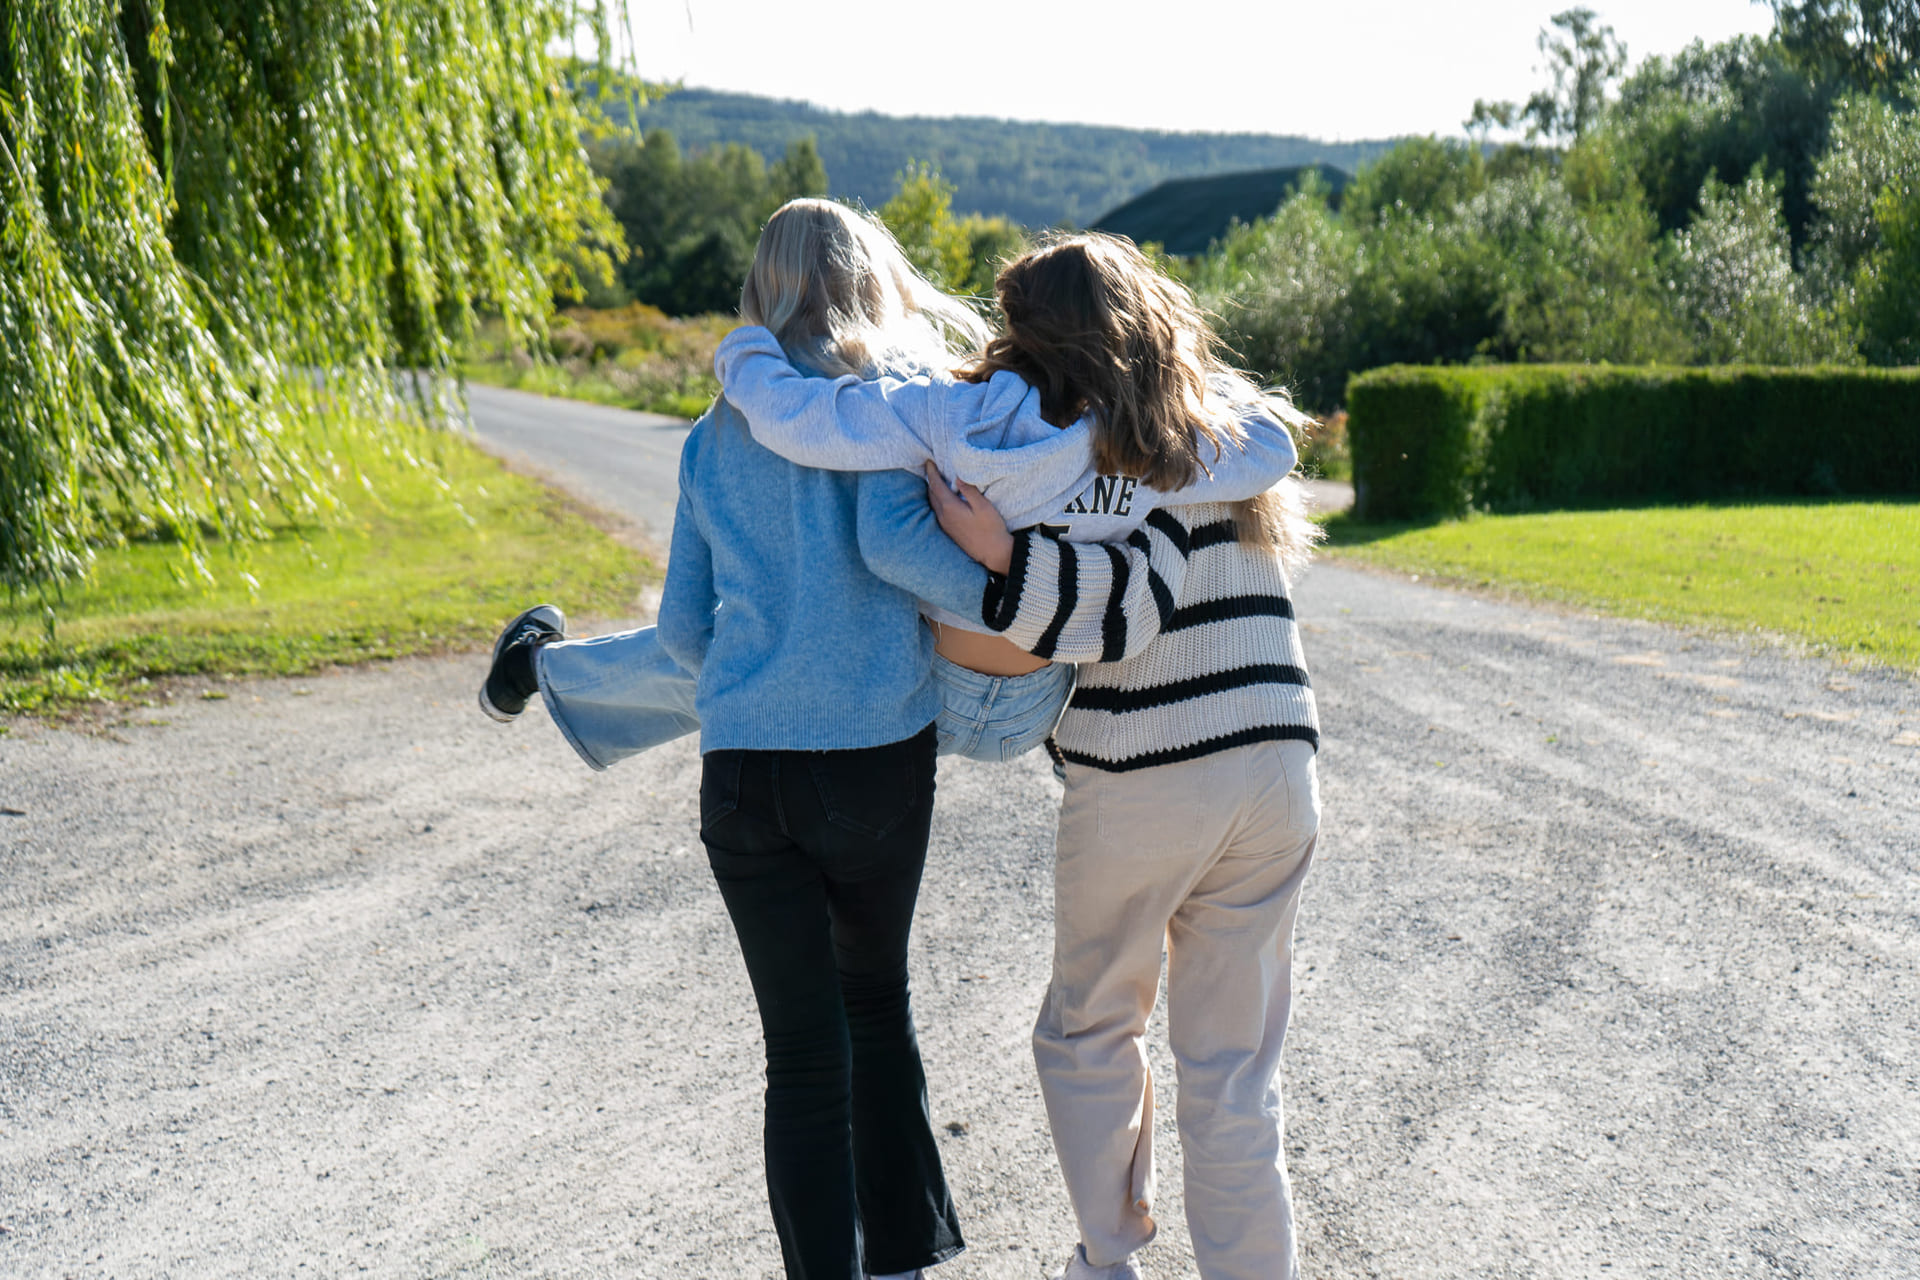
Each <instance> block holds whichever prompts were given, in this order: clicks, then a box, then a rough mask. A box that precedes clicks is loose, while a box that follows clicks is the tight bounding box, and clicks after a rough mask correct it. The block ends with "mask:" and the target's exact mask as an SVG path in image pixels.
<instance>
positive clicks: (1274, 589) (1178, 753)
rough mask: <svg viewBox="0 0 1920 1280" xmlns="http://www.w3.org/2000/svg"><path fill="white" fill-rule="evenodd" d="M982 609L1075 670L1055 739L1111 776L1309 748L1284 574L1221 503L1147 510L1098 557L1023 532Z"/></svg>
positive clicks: (1313, 716) (1314, 728) (1302, 673)
mask: <svg viewBox="0 0 1920 1280" xmlns="http://www.w3.org/2000/svg"><path fill="white" fill-rule="evenodd" d="M984 604H985V607H984V609H983V615H984V619H985V621H986V622H987V623H988V624H989V625H990V626H993V627H994V628H995V629H996V630H999V631H1002V632H1004V633H1005V634H1006V635H1007V637H1008V638H1009V639H1011V640H1013V641H1014V643H1016V644H1019V645H1021V646H1022V647H1023V648H1028V649H1031V650H1033V651H1034V652H1036V653H1038V652H1039V651H1040V647H1041V646H1043V645H1044V646H1045V647H1046V648H1047V649H1048V651H1049V654H1051V656H1054V657H1056V658H1061V659H1065V660H1068V661H1077V662H1080V663H1082V664H1084V665H1082V666H1081V668H1080V681H1079V688H1078V690H1077V691H1076V692H1075V694H1074V697H1073V701H1072V702H1071V703H1070V704H1069V705H1068V707H1067V712H1066V715H1065V716H1064V717H1063V718H1062V719H1061V721H1060V727H1059V729H1058V730H1056V732H1055V734H1054V737H1055V740H1056V741H1057V742H1058V744H1059V747H1060V750H1061V752H1062V754H1063V755H1064V756H1065V757H1066V758H1067V759H1068V760H1071V761H1077V762H1079V763H1081V764H1087V765H1091V766H1093V767H1095V768H1099V769H1105V770H1109V771H1113V772H1120V771H1125V770H1129V769H1139V768H1145V767H1148V766H1150V765H1155V764H1166V763H1171V762H1173V761H1176V760H1187V759H1193V758H1195V757H1197V756H1202V755H1208V754H1211V753H1213V752H1215V751H1224V750H1227V749H1229V748H1232V747H1235V746H1241V745H1245V744H1247V743H1250V742H1260V741H1274V740H1284V739H1295V740H1304V741H1307V742H1311V743H1314V744H1315V745H1316V746H1317V745H1318V743H1319V736H1320V735H1319V718H1318V714H1317V712H1316V709H1315V706H1314V699H1313V689H1312V686H1311V684H1310V682H1309V680H1308V677H1307V669H1306V655H1305V653H1304V651H1303V650H1302V648H1301V644H1300V632H1299V628H1298V626H1297V625H1296V623H1295V621H1294V616H1293V603H1292V599H1291V596H1290V593H1289V590H1288V584H1287V577H1286V572H1285V570H1284V569H1283V568H1282V567H1281V565H1280V561H1279V558H1278V557H1277V556H1276V555H1275V554H1274V553H1273V551H1272V550H1271V549H1269V548H1264V547H1257V546H1253V545H1250V544H1248V543H1244V542H1241V541H1240V540H1239V539H1238V538H1237V537H1235V536H1234V525H1233V513H1232V508H1230V507H1228V506H1225V505H1223V504H1218V503H1210V504H1203V505H1197V506H1188V507H1169V508H1165V509H1163V510H1160V511H1156V512H1154V514H1153V516H1152V517H1150V518H1149V519H1148V521H1147V525H1146V527H1145V528H1143V529H1141V530H1140V531H1138V532H1136V533H1135V534H1134V535H1133V537H1132V538H1130V539H1129V540H1128V542H1127V543H1126V544H1124V545H1121V546H1115V547H1110V548H1109V549H1108V554H1105V555H1103V554H1100V553H1099V552H1098V551H1096V550H1094V549H1093V548H1091V547H1080V548H1077V549H1075V548H1070V547H1066V546H1063V545H1062V544H1060V543H1058V542H1055V541H1053V540H1052V539H1049V538H1047V537H1046V536H1045V535H1044V534H1042V533H1040V532H1038V531H1034V530H1029V531H1027V532H1026V533H1025V534H1023V535H1022V536H1021V538H1020V541H1019V542H1018V543H1017V544H1016V554H1015V556H1014V560H1013V565H1012V567H1011V569H1010V570H1009V572H1008V575H1007V577H1006V578H1005V580H1004V581H1002V582H996V583H995V584H994V585H993V586H992V587H990V588H989V590H988V592H987V599H986V601H985V602H984Z"/></svg>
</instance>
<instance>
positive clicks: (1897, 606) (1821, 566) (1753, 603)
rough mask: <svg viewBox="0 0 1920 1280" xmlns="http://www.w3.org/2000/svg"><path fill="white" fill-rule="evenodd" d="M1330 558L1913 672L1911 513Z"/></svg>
mask: <svg viewBox="0 0 1920 1280" xmlns="http://www.w3.org/2000/svg"><path fill="white" fill-rule="evenodd" d="M1328 527H1329V531H1330V533H1331V535H1332V537H1331V549H1332V554H1333V555H1335V556H1336V557H1339V558H1342V559H1349V560H1357V561H1361V562H1363V563H1367V564H1373V565H1378V566H1381V567H1384V568H1391V569H1398V570H1403V571H1407V572H1412V573H1418V574H1422V575H1428V576H1431V577H1434V578H1436V579H1440V580H1443V581H1452V582H1459V583H1465V584H1468V585H1474V586H1483V587H1492V588H1497V589H1502V590H1509V591H1514V592H1517V593H1520V594H1523V595H1526V596H1530V597H1534V598H1537V599H1546V600H1555V601H1562V602H1565V603H1568V604H1573V605H1578V606H1581V607H1584V608H1591V609H1596V610H1600V611H1603V612H1608V613H1616V614H1625V615H1628V616H1632V617H1642V618H1651V619H1655V620H1658V621H1662V622H1677V623H1683V624H1692V625H1705V626H1709V627H1715V628H1724V629H1732V630H1746V631H1762V632H1768V633H1772V634H1775V635H1781V636H1786V637H1789V638H1792V639H1794V640H1798V641H1801V642H1804V643H1807V644H1810V645H1812V646H1814V647H1816V648H1818V649H1820V650H1823V651H1826V652H1829V653H1832V654H1835V655H1840V656H1848V657H1858V658H1865V659H1869V660H1873V661H1879V662H1885V663H1888V664H1890V665H1892V666H1896V667H1902V668H1905V669H1907V670H1920V501H1912V500H1908V501H1891V502H1838V501H1835V502H1795V503H1778V504H1763V505H1751V506H1735V505H1716V506H1694V507H1647V508H1637V509H1633V510H1623V511H1557V512H1549V513H1546V514H1537V515H1482V516H1475V517H1470V518H1468V519H1465V520H1459V521H1452V522H1449V523H1445V524H1435V525H1427V526H1418V527H1415V526H1407V525H1392V526H1387V525H1362V524H1358V523H1356V522H1354V521H1352V520H1350V519H1348V518H1346V517H1337V518H1335V520H1333V521H1332V522H1331V523H1330V524H1329V526H1328Z"/></svg>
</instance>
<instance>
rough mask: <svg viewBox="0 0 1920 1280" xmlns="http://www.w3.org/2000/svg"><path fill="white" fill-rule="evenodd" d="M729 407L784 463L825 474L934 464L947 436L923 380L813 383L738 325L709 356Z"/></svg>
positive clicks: (774, 347) (940, 395) (939, 399)
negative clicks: (941, 440) (942, 438)
mask: <svg viewBox="0 0 1920 1280" xmlns="http://www.w3.org/2000/svg"><path fill="white" fill-rule="evenodd" d="M713 369H714V372H715V373H716V374H718V375H719V377H720V390H721V394H722V395H724V396H725V397H726V399H727V401H728V403H730V404H732V405H733V406H734V408H736V409H738V410H740V412H741V413H743V414H745V415H746V419H747V427H748V429H749V430H751V431H752V432H753V438H754V439H755V440H757V441H759V442H760V443H761V444H762V445H764V446H765V447H767V448H769V449H771V450H773V451H774V452H775V453H777V454H779V455H780V456H781V457H783V458H785V459H787V460H788V461H789V462H797V463H799V464H800V465H801V466H803V467H821V468H824V469H826V470H830V471H890V470H895V469H898V468H903V467H917V466H919V465H920V464H921V463H922V462H925V461H926V460H927V459H929V458H931V457H934V456H935V448H934V445H935V443H937V441H936V437H937V436H938V435H939V434H940V433H941V432H943V431H944V430H945V429H946V424H945V423H944V421H943V419H944V416H945V408H946V406H945V402H946V399H947V397H946V395H945V394H944V390H945V388H944V386H943V385H941V384H935V383H934V382H933V381H932V380H931V379H929V378H924V377H922V378H909V379H899V378H877V379H873V380H868V379H865V378H857V377H854V376H852V375H845V376H842V377H838V378H824V377H820V378H816V377H812V376H809V375H808V374H806V373H803V372H801V371H800V370H799V369H797V368H795V367H794V366H793V364H792V362H790V361H789V360H788V359H787V354H786V351H785V350H784V349H783V348H782V347H781V346H780V343H779V340H778V339H776V338H775V337H774V336H773V334H772V333H771V332H770V331H768V330H766V329H763V328H761V327H760V326H758V325H743V326H741V327H740V328H738V329H735V330H734V331H733V332H732V333H730V334H728V335H727V336H726V337H725V338H724V339H722V340H721V342H720V347H719V349H718V350H717V351H715V352H714V356H713Z"/></svg>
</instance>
